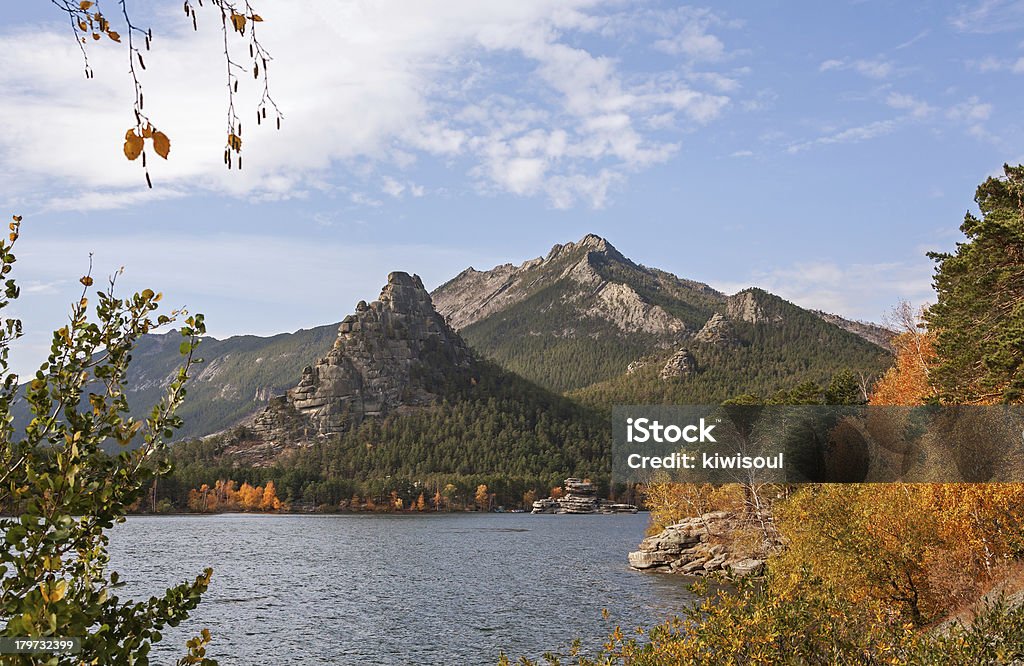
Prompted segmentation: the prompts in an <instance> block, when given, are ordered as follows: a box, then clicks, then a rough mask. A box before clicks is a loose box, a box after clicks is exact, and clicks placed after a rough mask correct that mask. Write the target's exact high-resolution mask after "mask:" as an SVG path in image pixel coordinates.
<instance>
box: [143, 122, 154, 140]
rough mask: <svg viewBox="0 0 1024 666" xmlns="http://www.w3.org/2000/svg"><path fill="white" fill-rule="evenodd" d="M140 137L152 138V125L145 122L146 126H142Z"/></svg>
mask: <svg viewBox="0 0 1024 666" xmlns="http://www.w3.org/2000/svg"><path fill="white" fill-rule="evenodd" d="M142 138H143V139H152V138H153V126H152V125H150V124H149V123H146V126H145V127H143V128H142Z"/></svg>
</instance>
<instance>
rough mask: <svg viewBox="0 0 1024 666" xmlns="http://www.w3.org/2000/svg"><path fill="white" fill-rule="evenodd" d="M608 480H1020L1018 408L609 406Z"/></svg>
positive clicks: (1022, 430)
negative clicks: (610, 458)
mask: <svg viewBox="0 0 1024 666" xmlns="http://www.w3.org/2000/svg"><path fill="white" fill-rule="evenodd" d="M612 431H613V435H614V445H613V447H612V455H613V461H612V479H613V481H614V482H616V483H638V482H646V481H652V480H662V481H675V482H693V483H737V482H739V483H884V482H896V481H900V482H911V483H913V482H920V483H957V482H972V483H983V482H1014V483H1017V482H1024V407H1022V406H1017V405H1014V406H1009V405H990V406H943V407H938V406H923V407H881V406H877V407H876V406H865V405H856V406H827V405H799V406H789V405H686V406H678V405H673V406H666V405H633V406H618V407H615V408H614V409H613V411H612Z"/></svg>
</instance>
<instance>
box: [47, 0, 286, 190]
mask: <svg viewBox="0 0 1024 666" xmlns="http://www.w3.org/2000/svg"><path fill="white" fill-rule="evenodd" d="M50 2H51V4H53V5H54V6H56V7H57V8H59V9H60V10H61V11H63V12H65V13H66V14H67V16H68V18H69V20H70V22H71V30H72V32H73V34H74V39H75V43H76V44H77V45H78V48H79V50H80V51H81V52H82V60H83V62H84V65H85V76H86V78H88V79H92V78H93V76H94V72H93V70H92V67H91V66H90V64H89V52H88V45H89V38H90V37H91V38H92V40H93V41H99V40H100V39H102V36H103V35H106V36H107V37H108V38H109V39H111V40H112V41H114V42H117V43H119V44H120V43H123V42H122V41H121V34H120V33H118V32H117V31H115V30H114V29H113V27H112V26H111V24H110V21H109V20H108V19H107V17H106V16H104V15H103V13H102V11H101V10H100V2H99V0H80V1H78V2H75V1H73V0H50ZM117 2H118V5H119V6H120V9H121V16H122V18H123V21H124V25H125V36H126V39H127V43H126V44H125V45H126V47H127V49H128V72H129V74H130V75H131V77H132V86H133V89H134V93H135V98H134V101H133V103H132V115H133V118H134V121H135V122H134V124H133V125H132V126H131V127H129V128H128V131H127V132H125V137H124V155H125V157H126V158H128V159H129V160H132V161H135V160H137V159H139V158H140V157H141V158H142V160H141V164H142V170H143V173H144V174H145V177H146V185H147V186H149V187H150V188H152V187H153V181H152V180H151V179H150V176H149V169H148V168H147V166H146V152H147V151H146V141H147V140H148V141H150V142H151V143H152V148H153V151H154V152H155V153H156V154H157V155H159V156H160V157H162V158H163V159H167V157H168V155H169V154H170V151H171V140H170V138H168V136H167V135H166V134H164V133H163V132H161V131H159V130H157V128H156V125H155V124H154V123H153V122H152V121H151V120H150V118H149V116H147V115H146V113H145V110H144V108H145V97H144V95H143V86H142V82H141V80H140V70H141V71H145V69H146V61H145V59H144V58H143V56H142V53H143V51H144V50H145V51H147V52H148V51H149V50H150V47H151V45H152V42H153V32H152V30H151V29H145V30H144V29H142V28H140V27H138V26H136V25H135V24H134V23H133V21H132V18H131V13H130V11H129V8H128V3H127V0H117ZM195 2H196V4H197V5H198V6H199V7H203V0H195ZM209 3H210V5H211V6H212V7H214V8H216V9H218V10H219V11H220V17H221V32H222V33H223V38H224V39H223V41H224V62H225V65H226V69H227V88H228V104H227V144H226V147H225V149H224V164H225V165H226V166H227V168H228V169H230V168H231V166H232V161H234V163H235V164H236V165H237V167H238V168H239V169H241V168H242V122H241V120H240V119H239V117H238V114H237V113H236V111H235V95H236V94H237V93H238V85H239V80H240V77H239V72H245V71H247V70H248V67H247V66H246V67H243V66H242V65H241V64H239V63H238V62H236V61H235V59H234V57H233V55H232V50H231V39H230V38H231V36H232V33H237V34H238V35H240V36H242V37H247V41H248V45H249V62H250V63H251V65H252V73H253V78H254V79H256V80H257V81H261V82H262V84H263V91H262V95H261V96H260V101H259V103H258V104H257V106H256V122H257V124H262V122H263V121H264V120H266V118H267V109H268V108H269V109H271V110H272V112H273V114H274V117H275V121H276V126H277V129H281V120H282V119H283V118H284V115H283V114H282V113H281V110H280V109H279V108H278V106H277V103H276V102H275V101H274V98H273V97H272V96H271V94H270V78H269V76H268V74H267V70H268V66H269V63H270V61H271V60H273V58H271V56H270V53H269V52H268V51H267V50H266V49H265V48H264V47H263V45H262V44H261V43H260V41H259V39H257V37H256V24H257V23H262V22H263V18H262V17H261V16H260V15H259V14H257V13H256V12H255V11H254V10H253V7H252V5H251V4H250V3H249V1H248V0H244V1H243V2H242V3H238V2H234V1H231V0H209ZM183 6H184V10H185V16H186V17H188V18H190V19H192V29H193V30H198V29H199V22H198V18H197V11H196V6H195V5H193V0H184V5H183ZM246 30H248V34H247V33H246ZM139 39H141V40H142V45H141V46H140V45H139V43H138V40H139ZM232 153H233V154H234V155H232Z"/></svg>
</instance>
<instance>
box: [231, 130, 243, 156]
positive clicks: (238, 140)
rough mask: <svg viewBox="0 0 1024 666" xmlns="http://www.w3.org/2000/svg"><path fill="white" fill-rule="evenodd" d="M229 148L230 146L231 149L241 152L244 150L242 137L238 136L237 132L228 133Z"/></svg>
mask: <svg viewBox="0 0 1024 666" xmlns="http://www.w3.org/2000/svg"><path fill="white" fill-rule="evenodd" d="M228 148H230V149H231V150H234V151H235V152H241V151H242V137H240V136H238V135H237V134H229V135H228Z"/></svg>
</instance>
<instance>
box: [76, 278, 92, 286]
mask: <svg viewBox="0 0 1024 666" xmlns="http://www.w3.org/2000/svg"><path fill="white" fill-rule="evenodd" d="M79 282H81V283H82V284H84V285H85V286H86V287H91V286H92V282H93V280H92V278H91V277H89V276H88V275H83V276H82V278H81V279H80V280H79Z"/></svg>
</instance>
